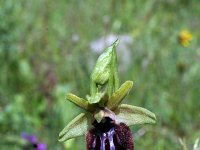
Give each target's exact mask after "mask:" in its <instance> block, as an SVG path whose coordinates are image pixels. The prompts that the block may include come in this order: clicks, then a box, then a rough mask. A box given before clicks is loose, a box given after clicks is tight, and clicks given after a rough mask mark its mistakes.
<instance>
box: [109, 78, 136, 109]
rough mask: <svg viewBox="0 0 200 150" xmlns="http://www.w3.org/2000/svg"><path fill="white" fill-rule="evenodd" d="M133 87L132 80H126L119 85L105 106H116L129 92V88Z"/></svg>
mask: <svg viewBox="0 0 200 150" xmlns="http://www.w3.org/2000/svg"><path fill="white" fill-rule="evenodd" d="M132 87H133V82H132V81H126V82H125V83H124V84H122V85H121V87H120V88H119V89H118V90H117V91H116V92H115V93H114V94H113V95H112V96H111V98H110V99H109V101H108V103H107V105H106V107H107V108H109V109H111V110H114V109H115V108H117V106H118V105H119V104H120V103H121V102H122V100H123V99H124V98H125V97H126V95H127V94H128V93H129V91H130V90H131V88H132Z"/></svg>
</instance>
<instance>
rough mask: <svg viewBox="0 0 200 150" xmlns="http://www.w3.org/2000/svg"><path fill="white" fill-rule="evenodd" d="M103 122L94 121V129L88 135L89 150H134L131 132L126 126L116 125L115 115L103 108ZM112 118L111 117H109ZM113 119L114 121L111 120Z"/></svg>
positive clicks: (87, 147) (87, 146)
mask: <svg viewBox="0 0 200 150" xmlns="http://www.w3.org/2000/svg"><path fill="white" fill-rule="evenodd" d="M100 112H101V114H106V117H105V115H104V116H103V119H102V120H101V122H98V121H97V120H95V119H94V121H93V123H92V124H93V128H92V129H90V130H89V132H88V133H87V134H86V142H87V144H86V149H87V150H133V149H134V143H133V137H132V134H131V130H130V129H129V127H128V126H127V125H126V124H124V123H120V124H116V122H115V120H113V119H115V114H114V112H112V111H110V110H109V109H107V108H103V109H102V110H101V111H100ZM109 116H111V117H109ZM111 118H112V119H111Z"/></svg>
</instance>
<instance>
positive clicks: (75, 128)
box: [58, 113, 91, 142]
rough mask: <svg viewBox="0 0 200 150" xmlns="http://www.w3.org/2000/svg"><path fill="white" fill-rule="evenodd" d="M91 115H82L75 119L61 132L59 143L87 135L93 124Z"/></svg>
mask: <svg viewBox="0 0 200 150" xmlns="http://www.w3.org/2000/svg"><path fill="white" fill-rule="evenodd" d="M90 119H91V114H89V113H81V114H79V115H78V116H77V117H76V118H74V119H73V120H72V121H71V122H69V123H68V125H67V126H66V127H65V128H64V129H63V130H62V131H61V132H60V134H59V139H58V140H59V141H60V142H63V141H66V140H69V139H72V138H75V137H78V136H82V135H84V134H86V133H87V131H88V130H89V128H90V124H91V120H90Z"/></svg>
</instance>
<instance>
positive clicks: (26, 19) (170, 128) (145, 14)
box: [0, 0, 200, 150]
mask: <svg viewBox="0 0 200 150" xmlns="http://www.w3.org/2000/svg"><path fill="white" fill-rule="evenodd" d="M199 18H200V1H198V0H190V1H189V0H148V1H147V0H144V1H141V0H135V1H132V0H118V1H117V0H116V1H115V0H111V1H108V0H101V1H95V0H86V1H82V0H60V1H51V0H49V1H48V0H28V1H27V0H17V1H16V0H15V1H14V0H0V149H1V150H9V149H12V150H21V149H22V147H23V146H24V144H26V143H24V142H23V141H21V137H20V134H21V133H22V132H27V133H30V134H34V135H36V136H37V137H38V138H39V140H40V141H42V142H44V143H46V144H47V145H48V150H60V149H61V150H62V149H73V150H82V149H84V148H85V147H84V146H83V145H84V138H83V137H82V138H76V139H74V140H71V141H68V142H66V143H59V142H58V134H59V132H60V130H61V129H63V127H64V126H65V125H66V124H67V123H68V122H69V121H70V120H71V119H73V118H74V117H75V116H77V115H78V114H79V113H80V112H83V110H81V109H78V108H77V107H76V106H75V105H74V104H72V103H70V102H68V101H66V100H65V96H66V94H67V93H69V92H71V93H76V95H79V96H80V97H83V98H85V96H86V94H89V92H90V89H89V86H90V85H89V83H90V73H91V71H92V67H93V65H94V63H93V62H92V61H90V58H93V59H97V56H98V55H97V54H95V53H94V52H91V50H90V43H91V41H94V40H95V39H97V38H99V37H102V36H105V35H108V34H111V33H113V34H116V35H124V34H126V35H129V36H130V37H132V38H133V42H132V44H131V46H130V47H129V49H130V55H129V56H130V58H131V59H130V62H131V63H130V64H129V65H126V66H124V67H123V69H120V71H119V76H120V79H121V81H120V85H121V84H122V83H123V82H124V81H126V80H127V79H129V80H133V82H134V86H133V90H132V92H130V94H129V95H128V97H127V98H126V100H124V103H127V104H132V105H136V106H141V107H144V108H147V109H148V110H150V111H152V112H154V113H155V114H156V117H157V124H156V125H155V126H146V125H145V126H133V127H132V133H134V137H135V138H134V139H135V149H136V150H139V149H140V150H145V149H150V150H167V149H170V150H182V149H183V147H185V148H186V147H187V148H188V150H189V149H192V147H193V144H194V143H195V140H196V139H197V138H200V99H199V98H200V47H199V43H200V38H199V37H200V30H199V27H200V19H199ZM184 29H186V30H188V31H190V32H191V33H192V36H193V38H192V40H191V43H190V44H189V45H188V46H187V47H183V46H181V45H180V44H179V42H178V35H179V33H180V32H181V31H182V30H184ZM119 40H120V38H119ZM112 42H114V41H112ZM112 42H111V43H112ZM111 43H110V44H111ZM121 51H122V53H123V50H121ZM124 52H127V50H124ZM118 57H120V56H119V54H118ZM119 59H120V58H119ZM119 63H120V62H119ZM91 66H92V67H91ZM146 131H148V132H146ZM180 138H181V139H183V140H181V142H180V140H179V139H180ZM183 145H184V146H183Z"/></svg>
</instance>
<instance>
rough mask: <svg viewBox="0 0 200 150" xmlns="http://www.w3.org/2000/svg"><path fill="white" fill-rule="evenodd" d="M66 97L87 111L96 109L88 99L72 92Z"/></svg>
mask: <svg viewBox="0 0 200 150" xmlns="http://www.w3.org/2000/svg"><path fill="white" fill-rule="evenodd" d="M66 99H67V100H69V101H70V102H72V103H74V104H76V105H77V106H79V107H81V108H83V109H85V110H86V111H89V112H94V111H95V107H94V106H93V105H91V104H89V103H88V101H87V100H85V99H83V98H80V97H78V96H76V95H74V94H72V93H69V94H67V96H66Z"/></svg>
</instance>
